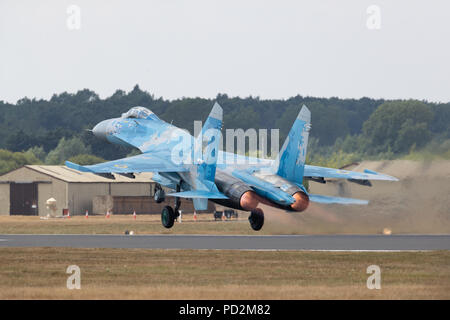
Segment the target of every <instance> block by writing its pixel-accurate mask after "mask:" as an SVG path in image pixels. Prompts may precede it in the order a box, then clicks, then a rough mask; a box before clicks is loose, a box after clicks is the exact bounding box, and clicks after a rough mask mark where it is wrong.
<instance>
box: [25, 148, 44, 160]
mask: <svg viewBox="0 0 450 320" xmlns="http://www.w3.org/2000/svg"><path fill="white" fill-rule="evenodd" d="M27 153H31V154H32V155H34V156H35V157H36V158H38V159H39V161H41V162H44V161H45V158H46V157H47V153H45V151H44V148H43V147H42V146H40V147H37V146H34V147H32V148H30V149H28V150H27Z"/></svg>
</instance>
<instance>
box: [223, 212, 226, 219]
mask: <svg viewBox="0 0 450 320" xmlns="http://www.w3.org/2000/svg"><path fill="white" fill-rule="evenodd" d="M225 219H226V217H225V212H222V220H223V221H225Z"/></svg>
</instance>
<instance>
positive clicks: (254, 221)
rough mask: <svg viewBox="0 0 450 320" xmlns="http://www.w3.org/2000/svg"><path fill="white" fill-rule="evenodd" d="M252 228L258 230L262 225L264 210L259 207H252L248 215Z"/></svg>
mask: <svg viewBox="0 0 450 320" xmlns="http://www.w3.org/2000/svg"><path fill="white" fill-rule="evenodd" d="M248 221H250V226H251V227H252V229H253V230H255V231H259V230H261V228H262V227H263V225H264V212H263V211H262V210H261V209H260V208H256V209H253V210H252V211H251V213H250V216H249V217H248Z"/></svg>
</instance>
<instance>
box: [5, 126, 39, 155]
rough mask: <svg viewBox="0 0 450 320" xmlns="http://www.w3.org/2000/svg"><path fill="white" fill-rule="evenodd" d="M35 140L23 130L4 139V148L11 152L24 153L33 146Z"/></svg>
mask: <svg viewBox="0 0 450 320" xmlns="http://www.w3.org/2000/svg"><path fill="white" fill-rule="evenodd" d="M35 143H36V139H35V138H34V137H32V136H30V135H28V134H26V133H25V132H24V131H23V130H19V131H16V132H15V133H13V134H12V135H10V136H9V137H8V138H7V139H6V148H7V149H8V150H11V151H25V150H28V149H29V148H31V147H32V146H33V145H35Z"/></svg>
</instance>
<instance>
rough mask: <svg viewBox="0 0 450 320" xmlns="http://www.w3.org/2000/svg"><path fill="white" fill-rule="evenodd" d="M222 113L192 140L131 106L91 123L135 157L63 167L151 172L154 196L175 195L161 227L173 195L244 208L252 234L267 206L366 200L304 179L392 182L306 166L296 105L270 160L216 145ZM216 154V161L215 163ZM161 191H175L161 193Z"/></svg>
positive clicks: (303, 114) (302, 118) (304, 128)
mask: <svg viewBox="0 0 450 320" xmlns="http://www.w3.org/2000/svg"><path fill="white" fill-rule="evenodd" d="M222 117H223V110H222V108H221V106H220V105H219V104H218V103H217V102H216V103H215V104H214V106H213V108H212V110H211V113H210V114H209V116H208V118H207V119H206V121H205V123H204V125H203V127H202V130H201V132H200V133H199V134H198V136H197V137H193V136H192V135H191V134H190V133H189V132H187V131H186V130H182V129H180V128H177V127H176V126H173V125H172V124H169V123H167V122H165V121H163V120H161V119H160V118H158V116H156V115H155V114H154V113H153V112H152V111H150V110H148V109H146V108H144V107H134V108H131V109H130V110H129V111H128V112H126V113H124V114H122V116H121V117H120V118H114V119H108V120H104V121H102V122H100V123H98V124H97V125H96V126H95V127H94V128H93V129H92V131H93V133H94V135H95V136H97V137H101V138H103V139H106V140H108V141H109V142H111V143H115V144H119V145H125V146H132V147H136V148H138V149H139V150H140V151H141V152H142V154H140V155H136V156H132V157H128V158H124V159H119V160H114V161H110V162H105V163H99V164H95V165H87V166H81V165H78V164H75V163H71V162H69V161H66V166H67V167H69V168H72V169H75V170H79V171H83V172H92V173H95V174H98V175H102V176H104V177H108V178H111V179H114V174H119V175H125V176H128V177H134V173H140V172H152V173H153V178H152V179H153V180H154V181H155V182H156V183H157V188H156V192H155V194H154V198H155V201H156V202H158V203H161V202H163V201H165V200H166V196H171V197H174V200H175V201H174V206H173V207H172V206H170V205H166V206H165V207H164V208H163V210H162V212H161V221H162V224H163V226H164V227H166V228H171V227H172V226H173V225H174V221H175V219H176V218H177V217H178V216H179V210H180V203H181V201H180V198H190V199H192V201H193V203H194V208H195V210H205V209H206V208H207V205H208V200H211V201H213V202H215V203H218V204H220V205H223V206H226V207H230V208H234V209H239V210H245V211H249V212H250V215H249V222H250V226H251V228H252V229H253V230H255V231H258V230H260V229H261V228H262V226H263V224H264V212H263V210H262V209H261V208H260V207H259V205H260V204H261V203H262V204H266V205H269V206H272V207H276V208H279V209H282V210H284V211H287V212H301V211H304V210H306V209H307V207H308V205H309V202H310V201H312V202H319V203H338V204H360V205H361V204H367V203H368V201H366V200H359V199H351V198H342V197H331V196H325V195H317V194H310V193H309V192H308V191H307V189H306V188H305V186H304V185H303V181H304V179H305V180H311V181H315V182H321V183H325V182H326V179H327V178H333V179H346V180H348V181H350V182H356V183H359V184H362V185H370V180H390V181H398V179H397V178H395V177H392V176H388V175H385V174H381V173H377V172H374V171H370V170H365V171H364V172H354V171H347V170H339V169H334V168H325V167H318V166H312V165H306V164H305V158H306V151H307V145H308V136H309V131H310V129H311V112H310V111H309V110H308V108H307V107H306V106H303V107H302V108H301V110H300V112H299V114H298V116H297V118H296V119H295V121H294V124H293V125H292V128H291V129H290V131H289V134H288V136H287V138H286V141H285V142H284V144H283V145H282V148H281V150H280V152H279V154H278V155H277V157H276V158H275V159H274V160H270V159H262V158H257V157H248V156H244V155H239V154H235V153H234V152H225V151H222V150H219V149H220V148H219V146H220V144H219V141H220V140H221V129H222ZM218 159H219V160H220V161H218ZM162 186H164V187H166V190H173V191H174V192H171V193H168V194H166V192H165V191H164V189H163V188H162Z"/></svg>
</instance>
